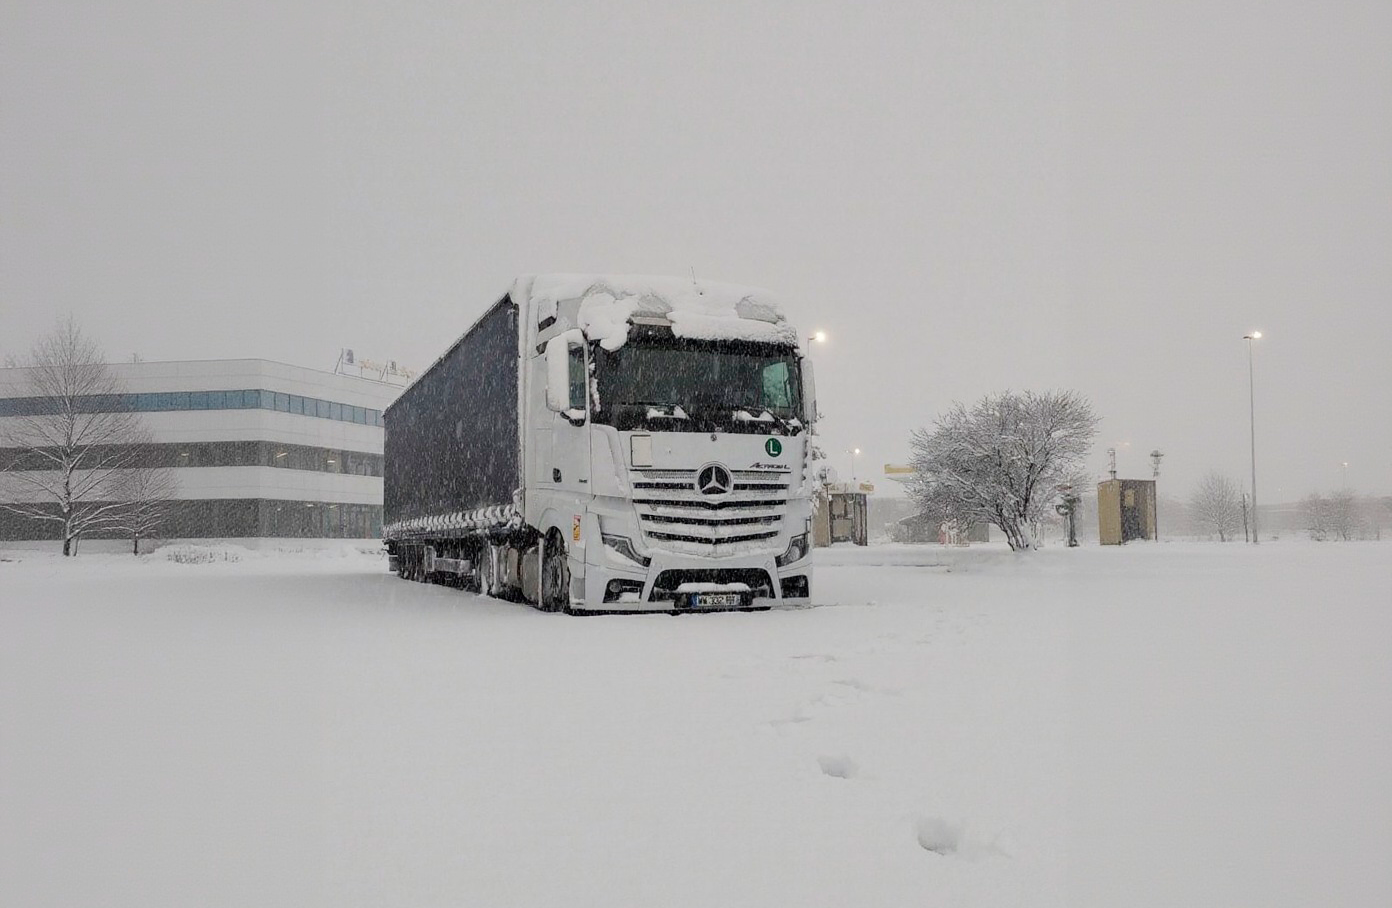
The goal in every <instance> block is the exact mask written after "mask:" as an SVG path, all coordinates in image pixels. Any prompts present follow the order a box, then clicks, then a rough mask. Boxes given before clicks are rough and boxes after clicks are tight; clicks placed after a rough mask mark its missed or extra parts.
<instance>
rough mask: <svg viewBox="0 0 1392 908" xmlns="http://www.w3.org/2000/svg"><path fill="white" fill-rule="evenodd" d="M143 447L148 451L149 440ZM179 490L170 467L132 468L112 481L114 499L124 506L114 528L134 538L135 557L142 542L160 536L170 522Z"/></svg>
mask: <svg viewBox="0 0 1392 908" xmlns="http://www.w3.org/2000/svg"><path fill="white" fill-rule="evenodd" d="M140 444H141V446H142V447H143V448H147V449H148V446H149V440H148V439H146V440H144V441H142V442H141V443H140ZM146 459H147V458H144V457H142V458H140V460H142V461H143V460H146ZM138 462H139V461H138ZM177 490H178V481H177V480H176V479H175V478H174V470H173V469H172V468H170V467H149V466H136V467H130V468H127V469H124V470H122V471H120V472H119V473H118V474H116V475H115V476H114V477H113V478H112V497H113V498H115V499H116V500H117V501H119V502H121V504H122V505H123V506H122V508H121V510H120V512H119V514H118V516H117V517H116V519H115V521H114V522H113V524H112V528H113V529H116V530H119V531H121V532H122V533H125V534H127V535H129V536H130V539H131V554H132V555H139V554H140V540H142V539H151V538H153V537H155V536H156V535H158V533H159V531H160V529H161V528H162V527H163V526H164V523H165V521H167V520H168V519H169V514H170V511H171V510H172V508H173V502H174V496H175V493H176V491H177Z"/></svg>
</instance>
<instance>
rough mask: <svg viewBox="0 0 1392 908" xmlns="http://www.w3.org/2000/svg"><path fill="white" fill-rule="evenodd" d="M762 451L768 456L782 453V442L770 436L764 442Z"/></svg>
mask: <svg viewBox="0 0 1392 908" xmlns="http://www.w3.org/2000/svg"><path fill="white" fill-rule="evenodd" d="M764 453H765V454H767V455H768V456H770V457H777V456H778V455H780V454H782V453H783V442H781V441H779V440H778V439H776V438H770V439H769V440H768V441H766V442H764Z"/></svg>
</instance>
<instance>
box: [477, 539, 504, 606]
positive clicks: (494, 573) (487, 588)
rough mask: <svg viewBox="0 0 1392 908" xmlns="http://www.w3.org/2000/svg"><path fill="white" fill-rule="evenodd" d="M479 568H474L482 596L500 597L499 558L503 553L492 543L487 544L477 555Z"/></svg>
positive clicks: (479, 549) (480, 548) (482, 546)
mask: <svg viewBox="0 0 1392 908" xmlns="http://www.w3.org/2000/svg"><path fill="white" fill-rule="evenodd" d="M475 555H476V557H477V558H478V566H477V567H475V568H474V576H475V577H476V578H478V579H477V580H476V581H475V584H476V586H477V587H478V590H477V592H478V594H479V595H480V596H496V595H498V558H499V556H500V555H501V552H499V551H498V548H497V547H496V546H494V545H493V544H492V543H488V542H485V543H484V544H483V545H481V546H479V547H478V551H477V552H476V553H475Z"/></svg>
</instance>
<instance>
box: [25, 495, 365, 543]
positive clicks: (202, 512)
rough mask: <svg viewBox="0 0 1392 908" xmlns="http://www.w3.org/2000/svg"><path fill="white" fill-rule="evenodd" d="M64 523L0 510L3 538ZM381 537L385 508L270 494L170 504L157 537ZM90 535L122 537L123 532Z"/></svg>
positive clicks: (48, 532) (40, 535) (46, 531)
mask: <svg viewBox="0 0 1392 908" xmlns="http://www.w3.org/2000/svg"><path fill="white" fill-rule="evenodd" d="M60 528H61V525H60V524H58V523H56V522H54V521H46V520H33V519H30V518H25V517H19V516H17V515H15V514H11V513H9V512H7V511H2V510H0V539H6V540H18V539H24V540H45V539H58V538H59V536H60ZM381 535H382V506H381V505H379V504H339V503H335V502H327V501H279V500H276V499H270V498H216V499H206V500H182V501H174V502H170V507H169V515H168V517H167V518H166V519H165V521H164V523H163V524H162V525H161V526H160V527H159V529H158V530H157V531H156V532H155V534H154V538H157V539H247V538H253V537H281V538H299V539H316V538H317V539H376V538H380V537H381ZM85 538H89V539H122V538H127V536H126V535H125V534H123V533H120V532H113V531H105V532H97V533H92V534H89V535H88V536H87V537H85Z"/></svg>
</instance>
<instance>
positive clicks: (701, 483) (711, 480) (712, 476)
mask: <svg viewBox="0 0 1392 908" xmlns="http://www.w3.org/2000/svg"><path fill="white" fill-rule="evenodd" d="M734 487H735V480H734V478H733V477H731V476H730V471H729V470H727V469H725V468H724V467H722V466H721V465H720V464H718V463H714V464H711V465H710V466H708V467H702V468H701V472H700V473H697V474H696V491H698V492H700V493H701V494H702V495H724V494H726V493H728V492H729V491H730V490H731V489H733V488H734Z"/></svg>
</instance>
